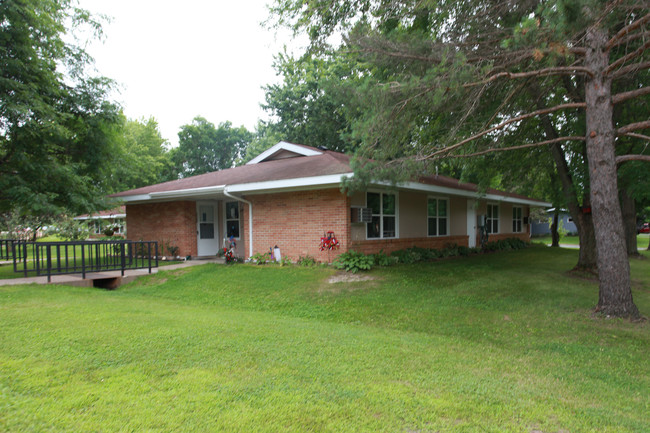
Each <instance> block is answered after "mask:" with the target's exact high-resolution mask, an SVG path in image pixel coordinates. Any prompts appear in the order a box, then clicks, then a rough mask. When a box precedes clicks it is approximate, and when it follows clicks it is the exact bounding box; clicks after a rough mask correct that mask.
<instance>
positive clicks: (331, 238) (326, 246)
mask: <svg viewBox="0 0 650 433" xmlns="http://www.w3.org/2000/svg"><path fill="white" fill-rule="evenodd" d="M339 246H340V245H339V241H337V240H336V235H335V234H334V232H326V233H325V234H324V235H323V237H322V238H320V250H321V251H331V250H336V249H338V248H339Z"/></svg>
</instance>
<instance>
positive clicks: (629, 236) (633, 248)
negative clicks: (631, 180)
mask: <svg viewBox="0 0 650 433" xmlns="http://www.w3.org/2000/svg"><path fill="white" fill-rule="evenodd" d="M621 211H622V212H623V228H624V230H625V246H626V247H627V255H628V256H638V255H639V249H638V247H637V245H636V206H635V204H634V199H633V198H632V197H630V195H629V194H628V193H627V190H625V188H623V189H622V190H621Z"/></svg>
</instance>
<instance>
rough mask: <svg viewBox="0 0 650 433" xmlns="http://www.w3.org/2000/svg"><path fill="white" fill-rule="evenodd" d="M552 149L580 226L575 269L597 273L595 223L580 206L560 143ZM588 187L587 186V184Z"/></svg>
mask: <svg viewBox="0 0 650 433" xmlns="http://www.w3.org/2000/svg"><path fill="white" fill-rule="evenodd" d="M545 129H546V130H547V131H546V133H547V135H548V136H549V137H550V138H553V134H555V136H556V137H557V134H556V133H555V132H554V131H553V130H552V129H551V130H548V128H546V127H545ZM549 148H550V150H551V155H552V156H553V160H554V161H555V166H556V167H557V173H558V176H559V177H560V181H561V182H562V192H563V193H564V198H565V200H566V203H567V207H568V208H569V213H570V214H571V218H573V222H574V223H575V225H576V227H577V228H578V238H579V240H580V253H579V255H578V264H577V265H576V266H575V268H574V269H575V270H580V271H586V272H592V273H596V272H597V270H598V265H597V261H596V238H595V237H594V225H593V220H592V219H591V214H585V213H583V212H582V209H581V208H580V204H579V203H578V196H577V194H576V190H575V187H574V186H573V179H572V178H571V173H570V172H569V166H568V165H567V162H566V158H565V156H564V151H563V150H562V147H560V145H559V144H557V143H556V144H552V145H550V146H549ZM585 188H586V186H585ZM589 203H590V202H589V198H588V196H587V197H585V198H584V199H583V203H582V204H583V208H589V207H590V205H589Z"/></svg>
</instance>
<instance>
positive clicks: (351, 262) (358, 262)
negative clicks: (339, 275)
mask: <svg viewBox="0 0 650 433" xmlns="http://www.w3.org/2000/svg"><path fill="white" fill-rule="evenodd" d="M373 264H374V258H373V256H367V255H365V254H363V253H360V252H357V251H348V252H346V253H343V254H341V255H340V256H338V258H337V259H336V260H334V263H333V265H334V267H335V268H337V269H344V270H345V271H346V272H352V273H357V272H359V271H369V270H370V269H372V266H373Z"/></svg>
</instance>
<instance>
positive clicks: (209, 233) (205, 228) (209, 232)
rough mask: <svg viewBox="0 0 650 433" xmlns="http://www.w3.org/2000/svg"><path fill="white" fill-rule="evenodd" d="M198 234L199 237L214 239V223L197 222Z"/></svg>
mask: <svg viewBox="0 0 650 433" xmlns="http://www.w3.org/2000/svg"><path fill="white" fill-rule="evenodd" d="M199 235H200V237H201V239H214V223H201V224H199Z"/></svg>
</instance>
